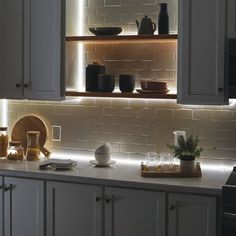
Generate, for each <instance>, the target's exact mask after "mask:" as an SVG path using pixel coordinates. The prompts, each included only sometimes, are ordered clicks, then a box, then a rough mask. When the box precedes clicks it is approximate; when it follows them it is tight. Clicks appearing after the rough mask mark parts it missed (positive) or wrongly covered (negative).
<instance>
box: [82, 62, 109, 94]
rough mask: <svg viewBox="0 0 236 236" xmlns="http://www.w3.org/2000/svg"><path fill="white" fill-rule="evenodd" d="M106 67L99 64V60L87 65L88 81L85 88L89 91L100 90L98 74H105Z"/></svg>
mask: <svg viewBox="0 0 236 236" xmlns="http://www.w3.org/2000/svg"><path fill="white" fill-rule="evenodd" d="M105 73H106V68H105V66H103V65H99V64H98V62H93V64H89V65H87V67H86V82H85V89H86V91H88V92H97V91H98V75H99V74H105Z"/></svg>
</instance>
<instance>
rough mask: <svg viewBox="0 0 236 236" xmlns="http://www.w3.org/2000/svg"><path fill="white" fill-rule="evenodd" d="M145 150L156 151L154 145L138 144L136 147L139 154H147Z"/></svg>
mask: <svg viewBox="0 0 236 236" xmlns="http://www.w3.org/2000/svg"><path fill="white" fill-rule="evenodd" d="M147 152H156V146H155V145H143V146H142V145H139V146H138V147H137V153H139V154H147Z"/></svg>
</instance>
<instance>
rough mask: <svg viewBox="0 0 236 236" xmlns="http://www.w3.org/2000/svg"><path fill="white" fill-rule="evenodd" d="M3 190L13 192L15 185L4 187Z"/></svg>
mask: <svg viewBox="0 0 236 236" xmlns="http://www.w3.org/2000/svg"><path fill="white" fill-rule="evenodd" d="M3 188H4V191H5V192H7V191H8V190H12V188H13V185H12V184H10V185H8V186H4V187H3Z"/></svg>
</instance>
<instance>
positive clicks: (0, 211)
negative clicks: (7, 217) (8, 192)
mask: <svg viewBox="0 0 236 236" xmlns="http://www.w3.org/2000/svg"><path fill="white" fill-rule="evenodd" d="M0 236H3V180H2V177H0Z"/></svg>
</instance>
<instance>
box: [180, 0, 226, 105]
mask: <svg viewBox="0 0 236 236" xmlns="http://www.w3.org/2000/svg"><path fill="white" fill-rule="evenodd" d="M225 5H226V1H222V0H197V1H196V0H180V1H179V30H178V31H179V32H178V76H177V77H178V78H177V81H178V83H177V99H178V102H179V103H183V104H225V103H228V98H227V89H225V79H224V77H225V70H224V59H225V55H224V54H225V31H226V29H225V10H226V9H225V8H226V7H225Z"/></svg>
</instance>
